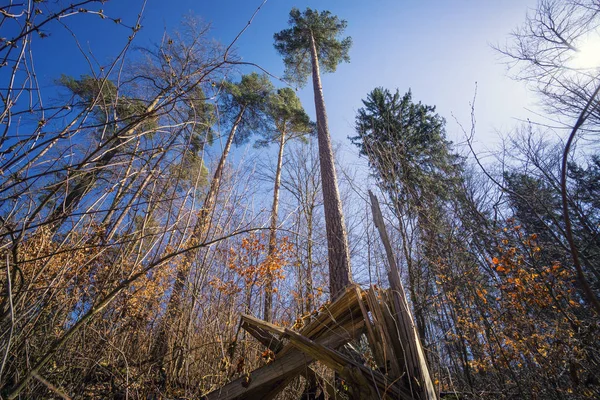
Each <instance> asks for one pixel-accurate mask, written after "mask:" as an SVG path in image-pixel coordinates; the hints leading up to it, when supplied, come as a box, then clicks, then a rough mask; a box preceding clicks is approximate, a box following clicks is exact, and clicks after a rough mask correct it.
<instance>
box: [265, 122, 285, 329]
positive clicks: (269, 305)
mask: <svg viewBox="0 0 600 400" xmlns="http://www.w3.org/2000/svg"><path fill="white" fill-rule="evenodd" d="M284 148H285V130H284V131H282V132H281V137H280V139H279V154H278V156H277V170H276V172H275V185H274V187H273V207H272V208H271V228H270V232H269V253H268V256H267V257H268V259H269V262H271V261H272V260H273V257H275V251H276V250H277V222H278V218H277V213H278V211H279V188H280V187H281V168H282V166H283V150H284ZM272 319H273V272H272V271H271V270H270V269H268V270H267V283H266V285H265V310H264V320H265V321H267V322H271V321H272Z"/></svg>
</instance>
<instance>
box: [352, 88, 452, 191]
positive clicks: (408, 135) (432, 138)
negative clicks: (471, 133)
mask: <svg viewBox="0 0 600 400" xmlns="http://www.w3.org/2000/svg"><path fill="white" fill-rule="evenodd" d="M363 105H364V107H362V108H360V109H359V110H358V114H357V116H356V132H357V133H358V135H357V136H355V137H352V138H350V139H351V141H352V143H353V144H355V145H356V146H357V147H358V148H359V151H360V154H361V155H363V156H367V157H368V158H369V163H370V164H371V167H372V168H373V169H374V173H375V175H376V176H377V177H378V178H379V179H381V180H382V181H383V182H384V184H385V185H396V184H397V181H401V182H402V184H403V185H405V186H406V188H405V190H415V189H416V188H417V187H419V188H422V189H423V191H424V192H427V189H426V188H429V189H432V188H435V191H436V192H437V193H438V194H439V195H447V193H446V192H447V191H448V190H449V187H450V186H451V185H450V180H452V177H453V176H454V175H455V173H456V166H457V164H458V161H459V160H458V158H457V157H456V156H455V155H453V154H452V152H451V142H449V141H447V140H446V131H445V123H446V122H445V120H444V118H442V117H441V116H440V115H439V114H437V113H436V112H435V107H434V106H428V105H425V104H422V103H421V102H418V103H415V102H413V100H412V92H411V91H410V90H409V91H408V92H407V93H405V94H404V95H402V96H401V95H400V92H399V91H398V90H396V92H391V91H389V90H388V89H384V88H375V89H374V90H373V91H371V92H370V93H369V94H368V95H367V98H366V100H363ZM394 182H396V183H394ZM418 192H420V193H421V194H422V193H423V192H421V191H420V190H419V191H418ZM415 195H417V193H413V196H415Z"/></svg>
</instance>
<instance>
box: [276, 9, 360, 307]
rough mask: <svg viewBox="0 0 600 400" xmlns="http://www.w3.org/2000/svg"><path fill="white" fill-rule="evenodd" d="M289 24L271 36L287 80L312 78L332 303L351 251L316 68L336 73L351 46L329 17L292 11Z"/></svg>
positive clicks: (344, 282)
mask: <svg viewBox="0 0 600 400" xmlns="http://www.w3.org/2000/svg"><path fill="white" fill-rule="evenodd" d="M289 23H290V25H291V27H290V28H288V29H284V30H282V31H281V32H279V33H276V34H275V35H274V38H275V49H277V51H278V52H279V54H281V55H282V56H283V61H284V63H285V67H286V77H287V78H288V79H290V80H293V81H295V82H297V83H299V84H300V85H304V84H306V82H307V80H308V76H309V74H311V72H312V81H313V90H314V97H315V109H316V114H317V137H318V143H319V160H320V163H321V179H322V182H323V201H324V206H325V222H326V230H327V244H328V250H329V257H328V258H329V289H330V293H331V297H332V298H335V297H336V296H337V295H338V294H340V293H341V292H342V291H343V289H344V288H345V287H346V286H348V285H349V284H350V281H351V277H350V275H351V274H350V251H349V248H348V235H347V233H346V227H345V224H344V216H343V213H342V203H341V200H340V194H339V189H338V184H337V177H336V172H335V164H334V157H333V150H332V146H331V137H330V134H329V127H328V124H327V112H326V110H325V99H324V97H323V88H322V85H321V73H320V68H321V67H322V68H323V70H324V71H325V72H335V70H336V68H337V65H338V64H339V63H340V62H342V61H345V62H349V61H350V57H349V56H348V50H349V49H350V46H351V44H352V40H351V38H350V37H346V38H343V39H339V36H340V35H341V34H342V33H343V31H344V29H345V28H346V21H344V20H340V19H339V18H338V17H336V16H334V15H332V14H331V13H330V12H329V11H323V12H318V11H316V10H311V9H310V8H307V9H306V10H305V11H304V12H300V10H298V9H297V8H293V9H292V11H291V12H290V19H289Z"/></svg>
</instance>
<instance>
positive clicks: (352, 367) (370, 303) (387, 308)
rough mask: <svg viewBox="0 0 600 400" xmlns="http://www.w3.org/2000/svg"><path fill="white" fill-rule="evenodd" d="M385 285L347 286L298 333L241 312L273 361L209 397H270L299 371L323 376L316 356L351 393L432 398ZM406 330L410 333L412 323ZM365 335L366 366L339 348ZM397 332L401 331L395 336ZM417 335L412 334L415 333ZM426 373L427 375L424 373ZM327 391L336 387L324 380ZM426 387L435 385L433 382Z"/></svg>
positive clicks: (245, 325)
mask: <svg viewBox="0 0 600 400" xmlns="http://www.w3.org/2000/svg"><path fill="white" fill-rule="evenodd" d="M391 298H392V295H391V293H390V291H388V290H381V289H377V288H374V287H372V288H370V290H369V291H364V290H362V289H360V288H359V287H358V286H355V285H353V286H350V287H349V288H348V289H347V290H346V291H345V293H344V294H343V295H342V296H341V297H340V298H339V299H338V300H336V301H335V302H333V303H332V304H330V305H328V306H326V307H324V308H323V311H322V312H320V313H319V314H318V315H317V316H316V318H315V319H314V320H313V321H311V322H310V323H308V325H306V326H305V327H304V328H303V329H302V330H301V331H300V332H296V331H294V330H291V329H289V328H283V327H279V326H276V325H273V324H270V323H268V322H265V321H262V320H259V319H257V318H254V317H252V316H249V315H242V320H241V326H242V328H243V329H245V330H246V331H247V332H248V333H250V334H251V335H252V336H254V337H255V338H256V339H257V340H258V341H259V342H260V343H262V344H263V345H264V346H265V347H267V348H268V349H270V350H271V351H272V352H273V353H274V360H273V361H271V362H270V363H269V364H267V365H265V366H263V367H261V368H258V369H256V370H254V371H253V372H251V373H250V374H249V376H244V377H241V378H238V379H236V380H234V381H232V382H230V383H228V384H227V385H225V386H223V387H221V388H220V389H217V390H215V391H213V392H211V393H209V394H208V395H207V396H206V398H207V399H224V400H228V399H247V398H252V399H254V398H256V399H263V398H264V399H270V398H274V397H275V396H276V395H277V394H278V393H279V392H281V391H282V390H283V389H284V388H285V386H286V385H287V384H288V383H290V382H291V381H292V380H293V379H294V378H295V377H297V376H298V375H303V376H305V377H307V378H312V379H318V380H319V381H323V380H322V379H320V377H319V376H318V375H317V373H316V372H315V371H314V370H312V369H311V367H310V364H311V363H312V362H314V361H317V360H318V361H320V362H321V363H323V364H324V365H326V366H328V367H330V368H331V369H333V370H334V371H335V372H336V373H337V374H338V375H339V376H340V377H341V378H342V379H344V380H345V381H346V382H347V386H348V388H349V389H348V390H349V393H348V395H349V396H350V397H351V398H360V399H366V398H375V399H380V398H381V399H383V398H393V399H398V398H399V399H435V392H428V391H426V390H425V389H426V388H427V387H428V386H429V385H431V382H429V385H428V384H427V383H426V382H423V381H422V379H423V378H422V376H419V375H417V374H416V371H419V370H420V368H422V366H423V365H424V366H425V368H426V364H425V360H424V358H423V359H422V362H423V364H422V365H417V366H415V365H413V361H412V360H411V357H412V356H410V357H408V355H409V354H413V353H416V354H418V355H422V354H423V353H422V349H421V351H417V352H414V351H407V350H408V349H407V348H406V346H407V345H410V346H414V345H415V344H416V345H417V346H418V347H419V349H420V343H419V342H418V340H416V341H412V343H410V344H408V343H406V344H405V343H401V337H402V336H403V335H401V334H400V331H402V330H403V329H402V327H400V326H399V323H400V321H402V319H401V318H399V316H398V312H397V310H396V307H395V306H394V305H393V303H392V302H391V301H390V300H391ZM409 331H412V332H414V327H412V329H410V330H409ZM363 334H364V335H366V338H367V342H368V343H369V346H370V350H371V356H372V358H373V360H374V361H375V364H376V367H375V368H373V366H366V365H365V363H364V362H358V361H356V360H357V359H359V360H360V359H361V358H364V355H359V354H356V357H350V356H349V355H348V354H349V351H350V350H349V349H344V351H343V352H342V351H340V350H339V349H340V347H342V346H344V345H345V344H346V343H348V342H350V341H353V340H356V339H358V338H360V336H361V335H363ZM399 334H400V335H399ZM415 334H416V333H415ZM426 377H427V378H429V375H427V376H426ZM325 385H326V388H325V390H326V391H327V392H328V393H330V394H333V393H334V392H335V389H334V388H333V386H332V385H329V384H327V383H325ZM430 387H433V385H431V386H430Z"/></svg>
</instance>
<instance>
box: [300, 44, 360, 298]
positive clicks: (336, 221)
mask: <svg viewBox="0 0 600 400" xmlns="http://www.w3.org/2000/svg"><path fill="white" fill-rule="evenodd" d="M310 42H311V47H310V54H311V61H312V78H313V89H314V93H315V110H316V114H317V137H318V143H319V161H320V163H321V182H322V184H323V204H324V206H325V229H326V231H327V250H328V255H329V257H328V258H329V291H330V294H331V298H332V299H334V298H335V297H337V296H338V295H339V294H341V293H342V292H343V290H344V288H346V287H347V286H348V285H350V282H351V279H350V250H349V248H348V235H347V234H346V227H345V224H344V214H343V213H342V202H341V200H340V193H339V190H338V184H337V176H336V173H335V164H334V159H333V149H332V146H331V137H330V136H329V127H328V125H327V112H326V110H325V100H324V98H323V87H322V86H321V74H320V71H319V59H318V55H317V47H316V44H315V39H314V37H313V35H312V33H311V37H310Z"/></svg>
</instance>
